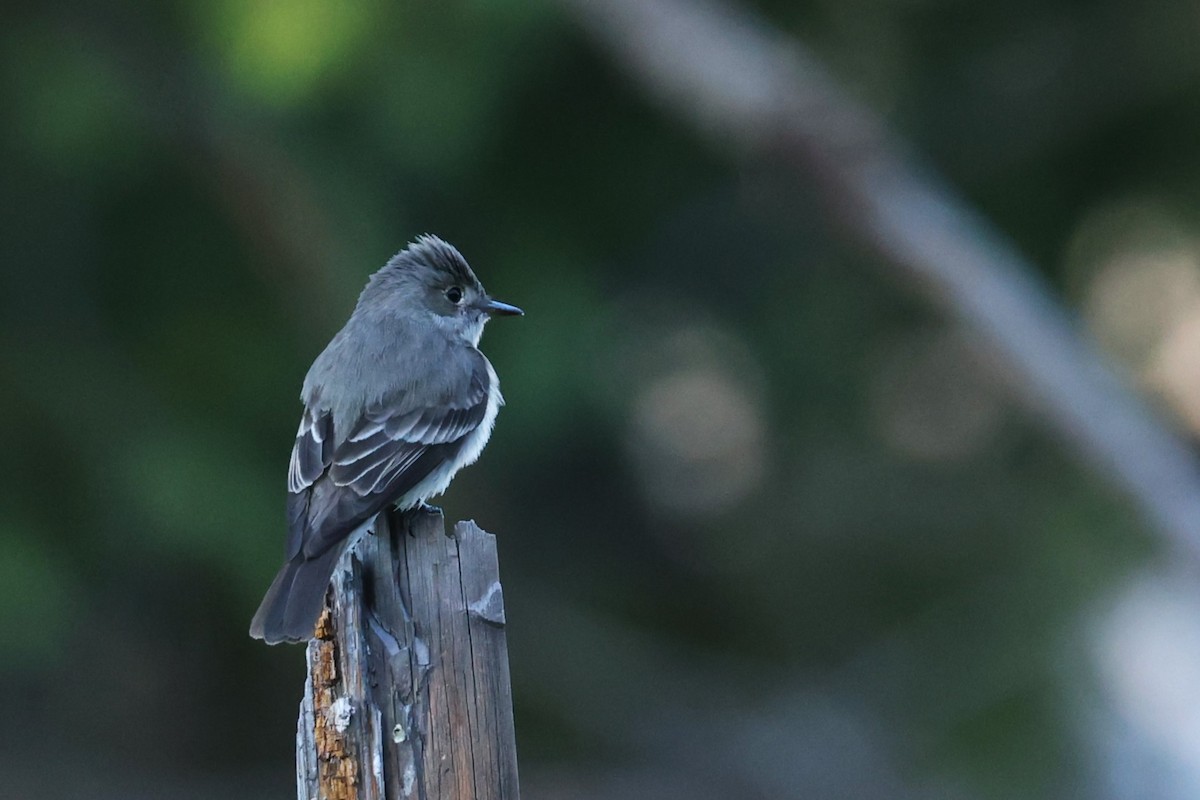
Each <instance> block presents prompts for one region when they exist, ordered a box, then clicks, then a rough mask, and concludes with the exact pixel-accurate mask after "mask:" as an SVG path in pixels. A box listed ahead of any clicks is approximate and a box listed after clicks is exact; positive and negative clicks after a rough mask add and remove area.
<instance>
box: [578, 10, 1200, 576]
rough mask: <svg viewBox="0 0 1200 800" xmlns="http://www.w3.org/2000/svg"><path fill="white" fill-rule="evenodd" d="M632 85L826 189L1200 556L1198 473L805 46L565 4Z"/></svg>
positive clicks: (707, 17)
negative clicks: (634, 80) (634, 82)
mask: <svg viewBox="0 0 1200 800" xmlns="http://www.w3.org/2000/svg"><path fill="white" fill-rule="evenodd" d="M566 3H567V5H569V6H570V7H571V9H572V10H573V11H574V12H575V13H576V15H577V16H578V18H579V19H580V21H581V22H582V23H583V25H584V26H585V27H586V28H587V29H588V30H589V31H590V32H591V34H592V35H593V36H594V38H595V40H596V41H597V42H598V43H599V44H600V45H601V46H603V47H604V48H605V49H607V50H608V51H609V52H610V54H611V55H612V57H613V58H614V59H615V60H616V61H617V62H618V63H619V64H620V65H621V66H622V67H623V68H624V69H625V70H627V71H628V72H629V74H630V75H631V76H632V77H633V78H635V79H636V80H637V81H638V82H640V83H641V84H642V85H643V86H644V87H645V89H646V90H648V91H649V92H651V93H652V94H653V95H655V96H656V97H657V98H659V99H660V100H662V101H663V102H664V103H666V104H668V105H670V106H672V107H673V108H674V109H675V110H676V111H677V112H678V113H679V114H681V116H683V117H685V118H688V119H690V120H691V121H692V122H693V123H694V124H696V125H697V126H698V127H699V128H701V129H702V130H703V131H704V132H705V133H706V134H708V135H710V136H711V137H712V138H713V139H714V140H715V141H716V142H717V143H718V145H719V146H721V147H724V148H726V149H727V150H729V151H730V152H731V153H732V154H733V155H735V156H736V157H739V158H754V159H758V160H767V161H771V162H773V163H778V164H779V165H781V166H782V167H783V168H784V169H787V170H790V171H791V172H792V173H793V174H794V175H795V177H796V179H797V180H799V181H802V182H804V183H806V184H810V185H815V186H816V187H817V188H818V190H819V191H820V193H821V196H822V197H823V199H824V201H825V204H826V206H827V208H828V209H829V210H830V211H831V212H832V215H833V216H834V217H835V218H836V220H837V222H838V224H839V226H840V227H841V229H842V231H843V232H844V233H845V234H846V235H848V236H849V237H851V238H853V239H854V240H856V241H858V242H860V243H863V244H865V245H867V246H868V247H869V248H870V249H871V250H872V251H873V252H874V253H875V254H876V255H877V256H879V257H880V258H881V259H883V260H884V261H886V262H887V263H889V264H891V265H893V266H894V267H896V268H898V270H899V272H900V274H901V276H902V278H903V280H905V281H906V282H908V283H910V284H913V285H914V286H915V287H916V288H917V289H918V290H919V291H921V292H922V293H923V294H924V296H926V297H927V298H928V299H929V301H930V302H932V303H934V304H935V305H936V306H937V307H939V308H941V309H942V310H943V311H944V312H946V313H948V314H949V315H950V316H952V317H954V318H957V319H959V320H961V321H963V322H965V323H966V324H968V325H969V326H970V327H971V328H972V329H973V330H975V331H977V332H978V333H979V334H980V335H981V336H982V337H983V338H984V340H985V341H986V343H987V344H988V345H989V346H990V347H992V348H993V349H994V350H995V352H996V353H997V354H998V355H999V356H1000V357H1001V358H1002V359H1003V360H1004V363H1005V364H1006V366H1007V368H1008V373H1009V374H1008V375H1007V378H1008V379H1009V384H1010V387H1011V389H1012V390H1013V392H1014V394H1015V395H1016V396H1017V397H1018V398H1019V399H1021V400H1022V401H1023V402H1025V403H1026V404H1027V405H1029V406H1030V407H1032V408H1033V409H1034V410H1035V411H1036V412H1037V413H1039V414H1040V416H1041V417H1043V418H1044V419H1045V420H1046V421H1047V422H1048V423H1049V424H1050V426H1051V427H1052V428H1053V429H1054V430H1055V431H1057V432H1058V433H1059V434H1060V435H1061V436H1062V437H1063V438H1064V439H1066V440H1067V441H1068V442H1070V443H1071V444H1072V445H1073V446H1074V448H1075V449H1076V450H1077V452H1078V454H1079V455H1080V457H1081V458H1082V459H1083V460H1084V461H1085V462H1086V463H1088V464H1091V465H1095V466H1098V467H1100V468H1101V469H1103V470H1104V471H1105V472H1107V473H1108V474H1109V475H1111V476H1112V477H1113V478H1114V479H1115V481H1116V482H1117V483H1118V484H1119V485H1120V486H1121V487H1122V488H1123V489H1124V490H1125V491H1126V492H1128V493H1129V494H1130V495H1131V496H1132V497H1133V498H1134V499H1135V500H1136V501H1137V502H1138V503H1139V504H1140V506H1141V508H1142V509H1143V511H1144V512H1145V514H1146V516H1147V517H1148V518H1149V519H1150V520H1151V521H1152V523H1153V524H1154V526H1155V528H1156V529H1157V530H1158V531H1160V532H1161V533H1162V534H1164V535H1165V536H1166V537H1167V538H1168V539H1169V540H1170V541H1171V542H1172V543H1173V544H1174V545H1175V546H1177V547H1180V548H1182V549H1183V550H1185V551H1186V552H1188V553H1189V554H1190V555H1191V556H1192V557H1193V558H1196V559H1200V467H1198V464H1197V460H1196V458H1195V456H1194V455H1193V453H1192V451H1191V449H1190V448H1189V446H1188V445H1187V444H1186V443H1185V442H1184V441H1183V440H1182V439H1181V438H1180V437H1179V436H1178V435H1176V434H1175V433H1174V432H1173V431H1172V430H1170V429H1169V428H1168V426H1167V425H1165V424H1164V423H1163V422H1161V421H1160V420H1158V419H1157V418H1156V417H1155V416H1154V414H1153V413H1151V411H1150V410H1149V409H1148V408H1147V407H1146V405H1145V404H1144V403H1143V402H1142V401H1141V400H1140V399H1139V398H1138V397H1137V396H1135V395H1134V394H1133V393H1132V392H1131V391H1130V390H1129V389H1128V388H1126V386H1125V385H1124V384H1123V383H1122V381H1121V380H1120V379H1119V378H1118V377H1117V375H1116V374H1115V373H1114V371H1113V369H1112V368H1111V367H1110V366H1109V364H1108V363H1107V362H1106V360H1105V358H1104V357H1103V356H1102V355H1101V354H1100V353H1099V352H1098V350H1097V349H1096V348H1095V347H1094V346H1093V345H1092V344H1091V342H1090V341H1088V340H1087V339H1085V338H1084V337H1083V336H1081V335H1080V333H1079V332H1078V331H1077V330H1076V327H1075V325H1074V322H1073V320H1072V319H1071V318H1070V316H1069V315H1068V314H1067V313H1065V312H1064V311H1063V310H1062V309H1061V308H1060V307H1059V306H1058V304H1057V303H1056V302H1055V300H1054V299H1053V297H1052V293H1051V291H1050V290H1049V289H1048V287H1046V286H1045V285H1044V284H1043V283H1042V282H1041V281H1040V280H1039V279H1038V278H1037V274H1036V271H1035V270H1034V269H1033V267H1032V266H1031V265H1030V264H1029V263H1028V262H1027V261H1026V260H1025V259H1024V258H1023V257H1022V256H1021V255H1020V254H1018V253H1017V252H1016V251H1015V249H1014V248H1013V246H1012V245H1011V244H1010V243H1009V242H1008V241H1007V240H1006V239H1005V238H1004V237H1003V236H1001V235H1000V234H998V232H997V231H995V230H994V229H993V228H992V227H991V225H990V224H989V223H988V222H987V221H986V220H984V219H982V218H980V217H979V216H978V215H977V214H975V213H974V212H973V211H972V210H971V209H970V208H969V207H968V205H967V204H966V203H965V202H964V201H963V200H962V199H961V198H959V197H958V196H956V194H955V193H954V192H953V191H952V190H951V189H950V188H949V187H947V186H945V185H943V184H941V183H940V182H939V180H938V179H937V178H936V177H935V176H933V175H932V174H930V172H929V171H927V170H926V169H924V168H923V167H921V166H918V164H917V161H916V159H915V158H913V157H912V155H911V154H910V153H908V152H906V148H905V147H904V146H903V144H902V143H900V142H899V141H897V139H896V137H894V136H893V135H892V134H890V133H889V132H888V131H887V130H885V128H884V126H883V124H882V122H881V121H880V120H879V119H878V118H877V117H876V116H875V115H873V114H872V113H871V112H870V111H869V110H868V109H866V108H863V107H862V106H860V105H859V104H857V103H856V102H855V101H853V100H852V99H851V98H850V97H849V96H848V95H847V93H846V92H845V91H843V90H842V89H841V88H840V87H838V86H837V85H836V83H835V82H834V81H833V80H832V78H831V77H830V76H829V75H828V74H827V72H826V70H825V69H824V68H823V67H822V65H821V64H820V63H819V62H818V61H817V60H816V59H815V58H814V57H813V56H812V55H811V54H810V53H809V52H808V51H807V50H806V49H805V48H804V47H803V46H802V45H800V44H799V43H798V42H796V41H794V40H792V39H790V38H788V37H786V36H783V35H781V34H780V33H778V32H777V31H774V30H772V29H770V28H769V27H767V26H766V25H765V23H763V22H761V21H759V20H757V19H754V18H752V17H750V16H748V15H747V14H746V13H744V12H742V11H739V10H735V9H733V8H730V7H727V6H725V5H723V4H720V3H714V2H703V1H700V2H697V1H696V0H566Z"/></svg>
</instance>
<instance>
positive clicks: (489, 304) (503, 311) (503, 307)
mask: <svg viewBox="0 0 1200 800" xmlns="http://www.w3.org/2000/svg"><path fill="white" fill-rule="evenodd" d="M481 308H482V309H483V310H484V311H485V312H486V313H487V314H489V315H491V316H493V317H523V316H525V312H524V311H522V310H521V309H519V308H517V307H516V306H510V305H509V304H508V303H501V302H500V301H499V300H493V299H492V298H490V297H489V298H487V299H486V300H484V301H483V305H482V306H481Z"/></svg>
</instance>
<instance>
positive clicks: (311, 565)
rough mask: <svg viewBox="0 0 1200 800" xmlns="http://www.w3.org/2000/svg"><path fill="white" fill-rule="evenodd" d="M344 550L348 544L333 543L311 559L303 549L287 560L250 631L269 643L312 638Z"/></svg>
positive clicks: (257, 613)
mask: <svg viewBox="0 0 1200 800" xmlns="http://www.w3.org/2000/svg"><path fill="white" fill-rule="evenodd" d="M343 550H345V547H344V546H341V547H338V546H335V547H331V548H329V549H328V550H326V551H325V552H324V553H322V554H321V555H319V556H317V557H316V558H312V559H308V560H305V558H304V554H303V553H301V554H299V555H297V556H296V557H295V558H294V559H292V560H291V561H289V562H287V563H286V564H284V565H283V568H282V569H280V570H279V574H277V575H276V576H275V580H274V581H272V582H271V588H270V589H267V594H266V597H264V598H263V601H262V604H261V605H259V607H258V611H257V612H255V614H254V619H253V620H252V621H251V622H250V635H251V636H253V637H254V638H255V639H262V640H263V641H264V642H266V643H267V644H279V643H280V642H307V641H308V640H309V639H311V638H312V637H313V632H314V630H315V628H316V626H317V618H318V617H320V616H321V609H322V608H324V606H325V590H326V589H328V588H329V579H330V577H332V576H333V570H334V567H336V566H337V562H338V557H339V556H341V554H342V551H343Z"/></svg>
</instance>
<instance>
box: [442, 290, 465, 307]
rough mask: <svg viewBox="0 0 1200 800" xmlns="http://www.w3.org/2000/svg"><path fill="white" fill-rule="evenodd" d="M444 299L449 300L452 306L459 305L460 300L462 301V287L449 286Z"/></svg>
mask: <svg viewBox="0 0 1200 800" xmlns="http://www.w3.org/2000/svg"><path fill="white" fill-rule="evenodd" d="M446 299H447V300H449V301H450V302H451V303H454V305H458V304H459V303H461V302H462V299H463V290H462V287H459V286H451V287H450V288H449V289H447V290H446Z"/></svg>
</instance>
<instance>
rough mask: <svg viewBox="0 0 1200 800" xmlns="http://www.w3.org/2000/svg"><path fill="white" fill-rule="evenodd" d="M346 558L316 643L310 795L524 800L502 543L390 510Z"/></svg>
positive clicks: (300, 779) (303, 721) (343, 799)
mask: <svg viewBox="0 0 1200 800" xmlns="http://www.w3.org/2000/svg"><path fill="white" fill-rule="evenodd" d="M375 526H376V530H375V531H374V534H373V535H370V534H367V535H361V536H360V537H359V538H358V539H357V540H356V541H355V542H354V543H353V544H352V545H351V546H350V548H349V549H348V550H347V552H346V554H345V555H344V556H343V557H342V560H341V562H339V565H338V569H337V571H336V573H335V575H334V579H333V583H332V587H331V591H330V598H329V600H330V602H331V605H330V606H329V607H328V608H327V609H326V613H325V614H324V615H323V616H322V618H321V621H320V622H319V623H318V626H317V633H316V637H315V638H314V639H313V640H312V641H311V642H310V643H309V645H308V653H307V655H308V666H309V670H308V679H307V681H306V683H305V692H304V698H303V700H302V702H301V704H300V715H299V720H298V722H297V743H296V779H297V793H298V797H299V798H300V800H318V798H320V799H321V800H348V799H349V798H354V800H374V799H375V798H380V799H381V800H400V798H405V799H407V798H415V799H416V800H467V799H468V798H470V800H518V798H519V789H518V782H517V762H516V740H515V731H514V727H513V716H512V688H511V684H510V681H509V671H508V649H507V643H506V639H505V630H504V625H505V617H504V599H503V591H502V589H501V586H500V576H499V566H498V562H497V558H496V540H495V537H494V536H492V535H491V534H489V533H486V532H484V531H483V530H481V529H480V528H479V527H478V526H477V525H475V523H473V522H459V523H458V524H456V525H455V526H454V530H453V532H452V533H450V534H447V533H446V532H445V524H444V521H443V519H442V516H441V514H440V513H438V512H419V513H414V512H409V513H406V514H400V513H397V512H391V513H388V514H386V515H380V517H379V518H378V519H377V520H376V522H375Z"/></svg>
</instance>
